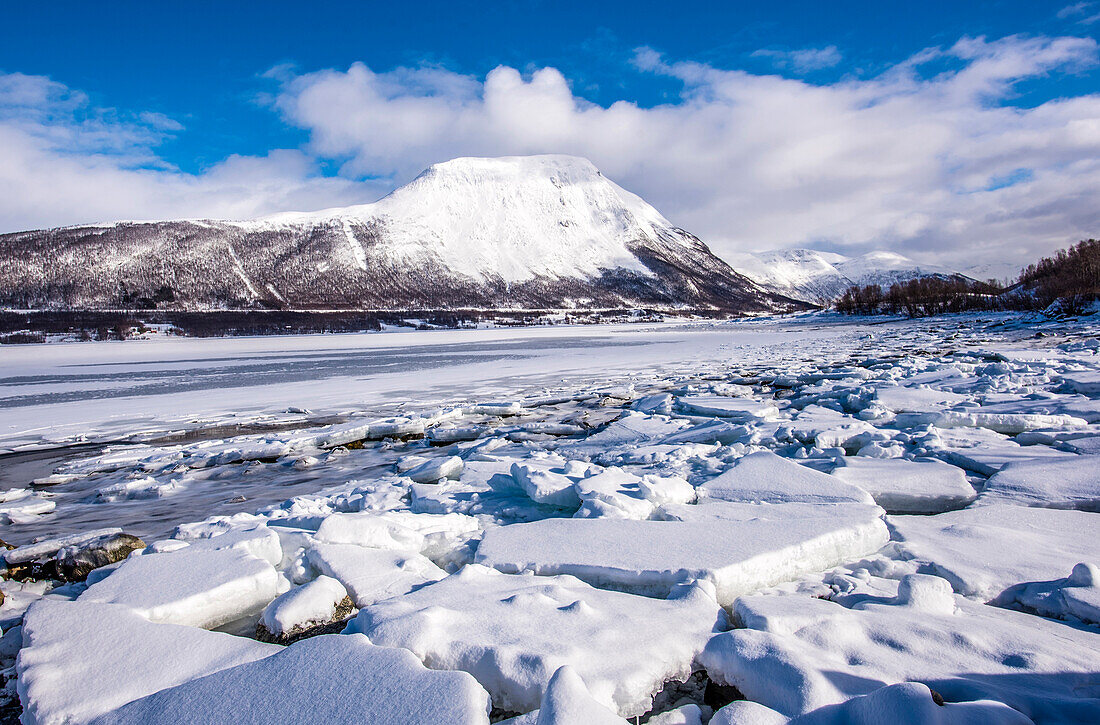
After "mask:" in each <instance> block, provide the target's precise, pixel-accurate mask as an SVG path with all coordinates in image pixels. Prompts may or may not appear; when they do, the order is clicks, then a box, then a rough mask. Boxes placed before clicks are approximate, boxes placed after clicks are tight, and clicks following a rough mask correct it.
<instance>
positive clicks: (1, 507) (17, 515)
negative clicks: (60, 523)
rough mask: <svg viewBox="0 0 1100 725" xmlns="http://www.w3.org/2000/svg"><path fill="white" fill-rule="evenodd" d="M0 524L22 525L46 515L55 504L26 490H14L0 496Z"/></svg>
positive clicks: (55, 506)
mask: <svg viewBox="0 0 1100 725" xmlns="http://www.w3.org/2000/svg"><path fill="white" fill-rule="evenodd" d="M0 496H2V497H3V498H2V499H0V524H24V523H29V522H31V521H34V520H35V519H36V518H37V517H39V516H41V515H43V514H48V513H50V512H52V511H53V510H54V509H55V508H57V503H56V502H54V501H51V500H50V499H48V498H45V497H43V496H42V495H41V494H39V493H35V492H33V491H30V490H28V489H14V490H10V491H5V492H3V493H2V494H0Z"/></svg>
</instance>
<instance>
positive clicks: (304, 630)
mask: <svg viewBox="0 0 1100 725" xmlns="http://www.w3.org/2000/svg"><path fill="white" fill-rule="evenodd" d="M354 611H355V602H353V601H351V597H349V596H345V597H344V598H343V599H342V600H340V603H339V604H337V605H336V609H335V610H334V611H333V613H332V618H331V619H329V620H328V621H324V620H314V621H310V622H307V623H305V624H302V625H299V626H297V627H293V628H291V629H290V630H289V631H288V632H284V633H283V634H274V633H273V632H272V631H271V630H269V629H268V628H267V627H266V626H264V622H263V620H262V619H261V620H260V621H259V623H257V624H256V639H258V640H260V641H261V642H269V643H271V644H281V645H288V644H293V643H294V642H297V641H298V640H300V639H308V638H309V637H316V636H317V635H321V634H339V633H340V631H341V630H343V628H344V626H345V625H346V623H347V620H348V619H349V618H350V617H351V615H352V612H354Z"/></svg>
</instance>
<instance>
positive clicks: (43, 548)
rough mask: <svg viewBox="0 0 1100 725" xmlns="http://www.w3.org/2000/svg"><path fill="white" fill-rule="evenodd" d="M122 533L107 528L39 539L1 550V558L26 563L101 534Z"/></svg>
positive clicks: (118, 530)
mask: <svg viewBox="0 0 1100 725" xmlns="http://www.w3.org/2000/svg"><path fill="white" fill-rule="evenodd" d="M121 533H122V529H117V528H107V529H95V530H94V531H85V532H82V533H79V534H69V535H68V536H59V537H57V538H54V539H44V540H43V541H37V542H35V543H33V544H25V545H23V546H19V547H16V548H14V549H8V550H6V551H3V552H0V558H3V559H4V563H5V564H7V565H9V566H11V565H14V564H26V563H27V562H31V561H36V560H38V559H43V558H47V557H51V556H53V555H54V554H56V553H57V552H59V551H61V550H62V549H66V548H68V547H70V546H79V545H81V544H86V543H88V542H89V541H92V540H93V539H98V538H100V537H101V536H110V535H111V534H121Z"/></svg>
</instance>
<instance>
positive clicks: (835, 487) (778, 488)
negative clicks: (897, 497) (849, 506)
mask: <svg viewBox="0 0 1100 725" xmlns="http://www.w3.org/2000/svg"><path fill="white" fill-rule="evenodd" d="M699 496H700V497H701V498H711V499H717V500H720V501H735V502H741V503H793V502H802V503H867V504H871V503H874V499H872V498H871V494H869V493H867V491H865V490H864V489H862V488H860V487H858V486H855V485H852V484H851V483H846V482H845V481H844V480H843V479H839V478H837V477H836V476H830V475H829V474H827V473H821V472H820V471H815V470H813V469H812V468H807V467H805V466H802V465H799V464H797V463H795V462H794V461H792V460H790V459H788V458H782V457H780V456H777V455H775V454H774V453H772V452H771V451H757V452H756V453H750V454H749V455H747V456H745V457H744V458H742V459H740V460H739V461H738V462H737V464H736V465H735V466H734V467H733V468H731V469H729V470H728V471H726V472H725V473H723V474H721V475H719V476H716V477H715V478H712V479H710V480H709V481H707V482H706V483H704V484H702V485H701V486H700V487H699Z"/></svg>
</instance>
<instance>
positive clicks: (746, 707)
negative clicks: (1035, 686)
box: [650, 682, 1033, 725]
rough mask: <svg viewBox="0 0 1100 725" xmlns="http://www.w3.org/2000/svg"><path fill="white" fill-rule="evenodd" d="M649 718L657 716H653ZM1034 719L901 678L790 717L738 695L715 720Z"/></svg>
mask: <svg viewBox="0 0 1100 725" xmlns="http://www.w3.org/2000/svg"><path fill="white" fill-rule="evenodd" d="M650 722H653V721H652V720H650ZM885 723H889V724H890V725H929V724H930V723H942V724H944V725H946V724H947V723H950V724H951V725H1033V723H1032V720H1031V718H1029V717H1027V716H1026V715H1024V714H1023V713H1021V712H1018V711H1016V710H1013V709H1012V708H1011V707H1009V706H1008V705H1005V704H1004V703H1002V702H997V701H995V700H977V701H974V702H947V703H942V704H941V703H938V702H936V700H935V699H934V698H933V696H932V691H931V690H930V689H929V688H928V686H927V685H923V684H921V683H919V682H902V683H899V684H896V685H887V686H886V687H880V688H879V689H877V690H875V691H874V692H871V693H870V694H867V695H861V696H859V697H853V698H852V699H851V700H847V701H845V702H841V703H837V704H835V705H825V706H824V707H820V708H818V709H816V710H813V711H812V712H809V713H807V714H805V715H802V716H799V717H796V718H792V719H788V718H787V717H786V716H785V715H783V714H782V713H779V712H776V711H775V710H772V709H771V708H769V707H764V706H763V705H761V704H760V703H758V702H753V701H752V700H736V701H734V702H731V703H730V704H729V705H726V706H725V707H723V708H722V709H721V710H719V711H718V712H716V713H715V714H714V717H713V718H712V719H711V721H710V725H885Z"/></svg>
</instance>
